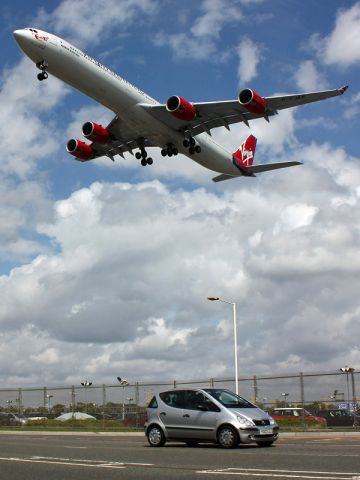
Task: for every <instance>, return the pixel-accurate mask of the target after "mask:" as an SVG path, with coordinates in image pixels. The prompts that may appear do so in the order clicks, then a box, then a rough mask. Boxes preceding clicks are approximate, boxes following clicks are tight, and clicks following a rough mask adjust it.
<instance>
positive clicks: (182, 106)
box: [166, 95, 198, 122]
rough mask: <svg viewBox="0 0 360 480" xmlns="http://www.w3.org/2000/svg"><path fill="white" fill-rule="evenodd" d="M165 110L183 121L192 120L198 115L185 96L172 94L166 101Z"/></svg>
mask: <svg viewBox="0 0 360 480" xmlns="http://www.w3.org/2000/svg"><path fill="white" fill-rule="evenodd" d="M166 110H167V111H168V112H170V113H171V114H172V115H174V117H176V118H178V119H179V120H184V121H185V122H192V121H193V120H195V118H196V117H197V116H198V111H197V110H196V108H195V107H194V105H193V104H192V103H190V102H188V101H187V100H185V98H182V97H178V96H176V95H173V96H172V97H170V98H169V99H168V101H167V102H166Z"/></svg>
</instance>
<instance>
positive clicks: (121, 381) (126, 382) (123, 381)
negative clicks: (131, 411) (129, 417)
mask: <svg viewBox="0 0 360 480" xmlns="http://www.w3.org/2000/svg"><path fill="white" fill-rule="evenodd" d="M116 378H117V380H118V382H119V383H120V385H121V386H122V387H123V391H122V420H123V421H124V420H125V398H124V395H125V387H127V386H128V385H129V382H128V381H127V380H125V378H121V377H116Z"/></svg>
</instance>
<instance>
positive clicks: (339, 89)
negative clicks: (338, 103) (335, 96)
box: [338, 85, 349, 95]
mask: <svg viewBox="0 0 360 480" xmlns="http://www.w3.org/2000/svg"><path fill="white" fill-rule="evenodd" d="M348 88H349V85H344V86H343V87H340V88H338V92H339V94H340V95H342V94H343V93H345V92H346V90H347V89H348Z"/></svg>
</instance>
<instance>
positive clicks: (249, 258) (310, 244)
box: [0, 144, 360, 383]
mask: <svg viewBox="0 0 360 480" xmlns="http://www.w3.org/2000/svg"><path fill="white" fill-rule="evenodd" d="M293 155H294V153H293ZM297 155H302V156H304V158H306V160H307V166H304V167H298V170H297V172H296V175H295V174H294V171H290V170H291V169H289V171H288V172H282V173H281V172H280V174H278V172H276V173H274V174H271V175H268V176H266V175H265V174H264V176H260V175H259V176H258V177H257V178H256V179H242V180H239V181H238V182H236V183H233V185H228V186H225V187H226V188H225V189H223V190H222V194H221V195H220V196H219V195H215V194H214V193H211V192H209V191H206V190H205V189H201V188H200V189H196V190H194V191H192V192H185V191H182V190H177V191H169V189H168V188H167V187H166V186H165V185H164V184H162V183H160V182H158V181H155V182H143V183H139V184H137V185H132V184H128V183H117V184H105V183H99V182H98V183H94V184H93V185H91V187H89V188H83V189H81V190H78V191H76V192H74V193H73V194H72V195H71V196H70V197H68V198H65V199H64V200H61V201H59V202H57V203H56V204H55V211H54V217H53V219H52V221H48V222H47V223H44V224H43V225H42V227H41V229H40V232H41V233H42V234H43V235H47V236H48V237H49V238H50V239H51V240H52V243H53V245H54V248H56V251H55V252H53V253H47V254H43V255H41V256H38V257H37V258H36V259H35V260H33V261H32V262H31V263H27V264H24V265H23V266H21V267H18V268H16V269H13V270H12V271H11V273H10V275H8V276H2V277H1V278H0V294H1V298H2V299H3V300H2V303H1V305H0V323H1V331H2V335H3V341H2V349H1V351H0V360H1V361H2V363H3V364H4V365H5V366H4V369H3V372H7V373H6V382H7V383H8V382H12V381H15V380H14V378H15V377H14V376H13V372H14V368H15V367H14V368H13V367H12V366H10V365H9V362H8V361H7V360H4V357H5V356H6V355H8V348H12V345H13V344H12V342H10V343H9V345H8V344H7V342H8V339H9V338H10V337H12V338H14V337H16V338H20V339H21V338H25V336H26V335H27V336H28V337H29V338H30V339H31V341H32V343H33V344H36V347H33V349H32V351H31V354H32V355H34V359H35V360H36V361H37V362H38V364H40V363H39V362H43V363H42V367H41V370H40V373H41V375H43V376H44V378H51V372H53V371H54V370H53V369H55V368H56V369H57V382H62V381H63V382H70V381H75V379H76V378H77V377H79V376H81V375H83V373H81V372H84V371H86V372H89V374H90V373H91V375H92V377H93V378H99V379H101V382H103V381H108V380H109V379H111V378H114V371H116V370H117V371H120V370H119V369H120V368H121V371H122V372H124V371H125V374H126V376H128V377H132V378H137V379H140V380H142V379H149V378H152V379H154V378H161V377H163V376H164V374H165V373H166V377H167V378H175V377H181V378H184V377H185V378H186V377H188V378H190V377H203V376H212V375H215V374H216V373H218V374H226V372H227V369H228V368H231V365H232V356H229V354H228V352H229V346H228V336H227V335H228V334H229V328H230V327H229V325H228V324H227V323H226V320H227V318H228V315H227V313H226V312H227V310H226V307H227V306H226V305H222V304H216V305H215V304H213V303H210V302H207V301H206V296H207V295H208V294H209V293H211V292H214V294H217V295H220V296H223V297H225V298H229V299H234V300H236V301H238V302H239V305H241V307H239V309H240V310H239V318H240V319H241V322H242V323H241V329H242V335H241V352H242V353H241V356H242V358H241V365H242V371H243V372H244V373H245V372H250V371H251V372H254V371H262V372H264V373H266V372H267V371H269V369H271V370H273V369H276V368H282V369H284V365H285V364H286V362H290V363H289V364H291V365H293V364H294V363H293V360H292V359H295V358H296V359H297V360H296V361H295V364H294V365H298V364H300V363H301V364H302V365H306V366H308V367H309V368H311V366H314V365H316V366H317V367H318V365H325V364H326V365H327V366H326V369H327V370H328V369H329V368H331V366H332V365H336V363H337V362H339V361H340V359H342V358H343V356H344V351H346V352H350V350H351V351H352V352H353V351H355V350H354V348H355V347H356V345H355V343H354V339H355V338H358V327H357V320H356V318H357V313H356V312H357V311H358V292H357V289H356V281H355V279H356V278H357V276H358V275H359V271H360V256H359V250H358V244H359V237H360V229H359V228H358V206H359V201H360V200H359V199H360V197H359V195H358V194H357V188H358V185H359V176H360V169H359V162H358V160H357V159H353V158H351V157H349V156H348V155H347V154H346V152H345V151H344V150H341V149H332V148H331V147H330V146H329V145H326V144H324V145H310V146H308V147H303V146H300V147H299V151H298V152H297ZM304 158H303V159H304ZM339 165H341V169H340V172H339ZM340 197H341V198H344V199H346V198H351V202H339V201H333V200H334V199H339V198H340ZM259 225H260V226H261V228H259ZM339 252H341V255H339ZM352 279H353V280H352ZM324 289H325V290H324ZM159 292H160V294H159ZM340 292H341V293H340ZM184 299H186V301H184ZM310 307H311V308H310ZM224 309H225V310H224ZM228 314H229V316H231V312H230V311H229V312H228ZM325 318H326V323H327V326H328V328H329V329H331V331H333V332H334V334H336V332H338V339H337V341H336V342H335V343H332V347H331V349H328V350H327V349H326V348H325V347H324V346H323V343H322V339H321V338H319V337H316V341H317V342H318V343H319V345H318V348H317V349H315V350H316V351H317V353H316V358H315V356H314V345H313V340H311V338H313V337H312V336H314V335H315V332H314V325H316V324H317V323H318V322H321V321H322V319H325ZM339 318H342V320H341V321H339ZM222 319H223V320H222ZM345 323H346V325H347V327H346V329H344V328H343V326H344V324H345ZM295 326H296V331H297V335H296V336H294V335H292V334H291V332H293V330H294V328H295ZM21 332H23V333H21ZM23 336H24V337H23ZM34 338H38V343H37V342H35V341H34ZM274 342H280V344H281V345H282V346H283V347H282V349H281V350H277V349H271V348H270V347H269V346H270V345H274ZM74 344H76V345H77V348H76V350H74V349H73V345H74ZM154 345H156V348H154ZM214 348H216V351H217V356H216V358H214V356H213V354H212V352H213V350H214ZM26 352H27V350H26V349H25V350H24V354H26ZM57 355H58V357H57ZM354 355H355V357H356V353H355V354H354ZM11 358H13V357H12V356H11ZM21 358H22V357H20V358H19V359H18V360H17V361H15V366H16V369H19V368H21V367H22V365H23V364H22V363H21V362H22V360H21ZM47 358H48V359H49V360H50V364H49V365H48V366H46V359H47ZM57 358H59V360H57ZM62 358H68V359H69V361H70V362H71V363H72V364H73V365H75V367H73V368H72V370H71V371H70V370H69V369H68V368H67V366H66V365H62V364H63V363H64V362H62V360H61V359H62ZM184 359H186V360H184ZM3 360H4V361H3ZM294 368H295V367H294ZM86 369H88V370H86ZM27 371H28V370H25V372H27ZM40 373H38V374H40ZM3 375H5V373H3ZM36 375H37V373H36V372H34V373H32V375H31V376H30V380H29V381H31V382H33V383H38V382H39V381H40V380H39V379H38V378H37V377H36ZM16 380H17V381H19V378H18V377H16Z"/></svg>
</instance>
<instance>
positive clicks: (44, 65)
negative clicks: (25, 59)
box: [36, 60, 49, 82]
mask: <svg viewBox="0 0 360 480" xmlns="http://www.w3.org/2000/svg"><path fill="white" fill-rule="evenodd" d="M36 66H37V68H38V69H40V70H41V73H38V75H37V78H38V80H39V81H40V82H41V81H42V80H46V79H47V78H48V76H49V75H48V73H47V72H46V69H47V67H48V66H49V64H48V63H47V62H46V61H45V60H41V62H38V63H37V64H36Z"/></svg>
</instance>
